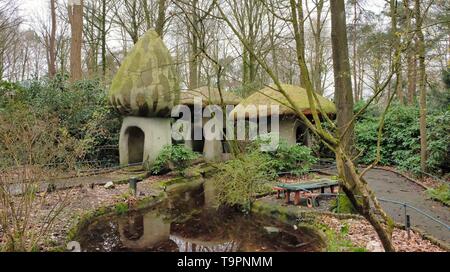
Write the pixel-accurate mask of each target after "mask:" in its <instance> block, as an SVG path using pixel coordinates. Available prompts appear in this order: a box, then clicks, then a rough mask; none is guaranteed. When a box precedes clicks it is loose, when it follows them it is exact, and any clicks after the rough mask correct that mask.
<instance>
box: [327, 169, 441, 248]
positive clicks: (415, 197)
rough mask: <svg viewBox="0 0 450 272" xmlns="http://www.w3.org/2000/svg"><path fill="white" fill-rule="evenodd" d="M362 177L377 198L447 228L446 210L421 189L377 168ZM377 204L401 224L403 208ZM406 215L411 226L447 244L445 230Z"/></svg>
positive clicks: (422, 219)
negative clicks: (436, 220)
mask: <svg viewBox="0 0 450 272" xmlns="http://www.w3.org/2000/svg"><path fill="white" fill-rule="evenodd" d="M329 172H330V174H334V173H332V171H329ZM365 178H366V180H367V182H368V183H369V186H370V187H371V188H372V189H373V190H374V192H375V194H376V195H377V197H378V198H382V199H386V200H394V201H397V202H402V203H407V204H409V205H411V206H414V207H416V208H418V209H420V210H422V211H424V212H426V213H428V214H429V215H431V216H432V217H434V218H437V219H439V220H440V221H442V222H444V223H445V224H447V225H450V208H449V207H446V206H445V205H443V204H441V203H439V202H437V201H434V200H431V199H429V197H428V196H427V195H426V193H425V190H424V189H423V188H422V187H421V186H419V185H417V184H415V183H414V182H411V181H409V180H407V179H406V178H404V177H402V176H400V175H398V174H395V173H393V172H390V171H386V170H381V169H373V170H370V171H369V172H368V173H367V174H366V176H365ZM381 204H382V206H383V208H384V210H385V211H386V212H387V213H388V214H389V215H390V216H392V218H393V219H394V220H395V221H396V222H398V223H401V224H404V222H405V210H404V207H403V205H399V204H393V203H388V202H381ZM406 212H407V214H409V215H410V218H411V225H412V226H414V227H417V228H419V229H421V230H422V231H424V232H426V233H427V234H430V235H432V236H433V237H435V238H437V239H439V240H441V241H443V242H445V243H447V244H450V230H449V229H448V228H446V227H444V226H442V225H440V224H439V223H437V222H434V221H432V220H430V219H429V218H427V217H426V216H424V215H422V214H420V213H418V212H416V211H414V210H413V209H411V208H407V209H406Z"/></svg>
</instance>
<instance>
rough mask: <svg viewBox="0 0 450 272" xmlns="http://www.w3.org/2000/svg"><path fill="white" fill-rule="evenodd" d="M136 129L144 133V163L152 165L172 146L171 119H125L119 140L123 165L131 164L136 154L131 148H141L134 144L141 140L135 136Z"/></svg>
mask: <svg viewBox="0 0 450 272" xmlns="http://www.w3.org/2000/svg"><path fill="white" fill-rule="evenodd" d="M136 128H138V129H139V130H141V131H142V132H143V133H144V140H143V141H144V142H143V149H144V150H143V158H142V159H143V160H142V161H143V162H145V163H148V164H149V165H151V164H152V163H153V162H154V161H155V159H156V157H157V156H158V154H159V152H160V151H161V150H162V148H163V147H164V146H165V145H171V144H172V133H171V126H170V118H147V117H125V118H124V120H123V123H122V129H121V131H120V138H119V154H120V164H121V165H128V164H130V159H131V157H132V156H133V154H135V153H133V152H136V151H135V150H130V148H131V149H132V148H136V146H139V145H138V144H134V143H133V141H135V140H139V137H135V135H133V133H134V132H135V131H136ZM133 131H134V132H133ZM130 141H131V142H130ZM130 154H131V155H132V156H130Z"/></svg>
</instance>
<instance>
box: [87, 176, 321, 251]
mask: <svg viewBox="0 0 450 272" xmlns="http://www.w3.org/2000/svg"><path fill="white" fill-rule="evenodd" d="M209 185H211V183H209V184H207V185H206V187H205V188H203V187H200V188H195V189H190V190H189V191H183V190H179V191H176V192H174V193H171V194H170V195H169V199H168V201H166V202H165V203H162V204H161V205H158V206H157V207H155V208H153V209H152V210H149V211H146V212H143V213H135V214H129V215H127V216H114V217H110V218H103V219H101V220H98V221H96V222H94V223H92V224H91V225H89V226H87V227H86V228H85V229H84V230H82V233H81V236H80V239H79V241H80V244H81V247H82V250H83V251H163V252H177V251H179V252H236V251H248V252H253V251H317V250H319V249H320V247H321V242H320V241H319V240H320V238H319V237H318V235H317V234H315V233H311V232H308V231H305V230H302V229H299V230H296V231H294V230H293V229H292V226H289V225H285V224H282V223H280V222H278V221H275V220H273V219H270V218H265V217H260V216H255V215H243V214H241V213H239V212H235V211H232V210H225V211H218V210H216V209H212V207H215V206H216V203H215V199H214V194H213V188H211V187H208V186H209ZM267 229H269V230H270V231H267ZM274 230H276V231H274Z"/></svg>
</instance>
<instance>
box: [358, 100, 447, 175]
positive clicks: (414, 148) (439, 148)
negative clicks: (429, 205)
mask: <svg viewBox="0 0 450 272" xmlns="http://www.w3.org/2000/svg"><path fill="white" fill-rule="evenodd" d="M379 118H380V117H379V113H376V111H374V110H371V111H369V113H367V114H365V115H364V116H363V117H361V118H360V119H359V120H358V122H357V124H356V126H355V132H356V133H355V134H356V145H357V147H358V149H360V150H362V151H363V154H362V156H360V163H363V164H370V163H372V162H373V161H374V160H375V157H376V149H377V139H378V138H377V133H378V126H379ZM449 122H450V113H449V111H446V112H440V113H435V114H433V115H429V116H428V119H427V124H428V128H427V132H428V135H427V139H428V154H429V159H428V162H427V164H428V167H429V169H430V171H433V172H436V171H443V172H447V171H448V169H446V167H448V166H447V163H446V162H447V161H448V159H449V151H450V128H449V126H448V124H449ZM380 164H381V165H395V166H398V167H399V168H400V169H404V170H409V171H412V172H414V173H419V171H420V130H419V109H418V108H417V107H406V106H399V105H394V106H393V107H392V108H391V109H390V110H389V111H388V113H387V114H386V119H385V125H384V129H383V139H382V142H381V160H380Z"/></svg>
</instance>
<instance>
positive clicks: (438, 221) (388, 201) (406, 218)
mask: <svg viewBox="0 0 450 272" xmlns="http://www.w3.org/2000/svg"><path fill="white" fill-rule="evenodd" d="M319 195H320V196H334V197H336V205H337V212H338V213H339V207H340V205H339V204H340V203H339V202H340V201H339V196H344V195H345V194H332V193H323V194H319ZM356 197H358V198H360V197H361V196H356ZM377 199H378V200H379V201H380V202H384V203H392V204H396V205H399V206H401V207H403V209H404V222H405V227H407V228H408V225H409V223H408V222H410V220H409V219H408V212H407V209H408V208H410V209H412V210H414V211H415V212H417V213H419V214H421V215H423V216H425V217H426V218H428V219H429V220H431V221H434V222H436V223H437V224H439V225H441V226H443V227H445V228H446V229H447V230H448V231H450V225H448V224H446V223H445V222H443V221H441V220H439V219H437V218H436V217H434V216H432V215H431V214H429V213H427V212H425V211H423V210H421V209H419V208H417V207H414V206H412V205H410V204H408V203H406V202H400V201H396V200H390V199H385V198H379V197H377Z"/></svg>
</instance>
